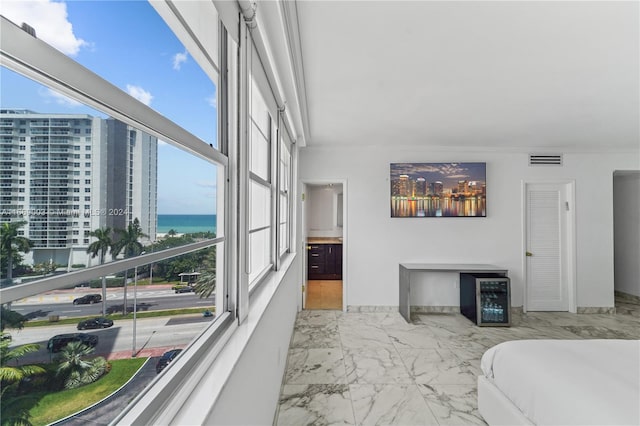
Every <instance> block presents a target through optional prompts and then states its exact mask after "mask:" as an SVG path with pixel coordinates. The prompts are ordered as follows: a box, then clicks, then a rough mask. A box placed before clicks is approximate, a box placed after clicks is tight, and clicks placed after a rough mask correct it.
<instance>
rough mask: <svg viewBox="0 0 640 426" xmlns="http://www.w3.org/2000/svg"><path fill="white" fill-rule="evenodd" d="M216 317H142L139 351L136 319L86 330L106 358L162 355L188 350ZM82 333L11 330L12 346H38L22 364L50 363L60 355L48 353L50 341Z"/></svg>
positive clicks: (60, 328)
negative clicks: (145, 353) (154, 352)
mask: <svg viewBox="0 0 640 426" xmlns="http://www.w3.org/2000/svg"><path fill="white" fill-rule="evenodd" d="M212 320H213V318H204V317H203V316H202V315H201V314H192V315H179V316H175V317H156V318H141V319H138V320H136V330H135V334H136V342H135V351H134V345H133V320H120V321H118V320H115V321H114V325H113V327H110V328H107V329H102V330H86V331H83V332H84V333H91V334H95V335H96V336H98V345H97V346H96V351H95V354H96V355H101V356H104V357H105V358H123V357H131V356H132V355H133V354H134V352H135V353H136V354H137V355H138V354H140V352H141V351H143V350H147V349H151V348H160V351H159V353H162V352H163V351H165V350H168V349H171V348H181V347H185V346H186V345H187V344H188V343H189V342H191V340H192V339H193V338H194V337H196V336H197V335H198V334H200V333H201V332H202V331H203V330H204V328H205V327H206V326H207V325H209V324H211V322H212ZM74 332H78V330H77V329H76V326H75V325H73V324H71V325H50V326H43V327H27V328H23V329H22V330H20V331H16V330H11V334H12V336H13V340H12V342H11V345H10V347H12V348H13V347H16V346H20V345H24V344H26V343H37V344H39V345H40V350H39V351H38V352H34V353H30V354H27V355H25V356H24V357H22V358H21V359H20V363H21V364H28V363H36V362H50V361H51V360H52V358H53V357H55V355H56V354H53V355H52V354H50V353H48V352H47V350H46V346H47V341H48V340H49V339H50V338H51V337H53V336H55V335H57V334H64V333H74Z"/></svg>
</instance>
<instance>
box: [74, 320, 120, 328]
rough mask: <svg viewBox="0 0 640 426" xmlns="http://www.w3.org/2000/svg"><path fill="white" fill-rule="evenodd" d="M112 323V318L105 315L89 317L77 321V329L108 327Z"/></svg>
mask: <svg viewBox="0 0 640 426" xmlns="http://www.w3.org/2000/svg"><path fill="white" fill-rule="evenodd" d="M112 325H113V320H110V319H109V318H105V317H96V318H90V319H88V320H84V321H80V322H79V323H78V330H88V329H94V328H109V327H111V326H112Z"/></svg>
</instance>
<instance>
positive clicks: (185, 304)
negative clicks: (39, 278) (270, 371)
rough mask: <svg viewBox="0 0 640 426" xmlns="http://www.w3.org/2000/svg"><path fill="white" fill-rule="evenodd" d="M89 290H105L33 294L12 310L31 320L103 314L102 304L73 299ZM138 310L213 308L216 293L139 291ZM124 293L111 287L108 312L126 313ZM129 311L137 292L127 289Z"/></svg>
mask: <svg viewBox="0 0 640 426" xmlns="http://www.w3.org/2000/svg"><path fill="white" fill-rule="evenodd" d="M89 292H93V293H101V290H100V289H93V290H90V291H83V292H77V291H74V290H68V291H66V292H64V291H59V292H56V293H47V294H43V295H39V296H35V297H31V298H29V299H27V300H24V301H17V302H14V303H13V304H12V305H11V309H12V310H14V311H16V312H18V313H20V314H22V315H24V316H26V317H27V318H29V319H46V318H48V317H49V316H50V315H58V316H60V317H61V318H73V317H83V316H91V315H101V314H102V303H94V304H88V305H74V304H73V299H75V298H76V297H80V296H81V295H83V294H88V293H89ZM137 293H138V296H137V310H138V312H142V311H153V310H164V309H179V308H193V307H202V308H203V309H204V308H205V307H211V306H213V305H215V295H212V296H211V297H209V298H206V299H200V297H199V296H196V295H195V294H194V293H181V294H176V293H175V292H174V291H173V290H171V289H170V288H158V289H143V290H138V292H137ZM123 302H124V292H123V291H122V289H109V293H107V299H106V303H107V313H115V312H122V309H123ZM127 310H128V311H129V312H132V311H133V291H132V289H129V290H128V292H127Z"/></svg>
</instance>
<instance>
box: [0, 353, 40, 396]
mask: <svg viewBox="0 0 640 426" xmlns="http://www.w3.org/2000/svg"><path fill="white" fill-rule="evenodd" d="M38 349H40V345H36V344H35V343H31V344H28V345H22V346H18V347H17V348H13V349H9V343H8V342H1V343H0V382H1V383H2V384H3V387H4V386H5V383H9V384H11V383H16V382H19V381H20V380H22V379H24V378H26V377H30V376H34V375H36V374H42V373H44V372H45V370H44V368H42V367H40V366H39V365H15V366H12V365H9V363H10V362H11V361H15V360H18V359H19V358H22V357H23V356H25V355H26V354H28V353H31V352H37V351H38Z"/></svg>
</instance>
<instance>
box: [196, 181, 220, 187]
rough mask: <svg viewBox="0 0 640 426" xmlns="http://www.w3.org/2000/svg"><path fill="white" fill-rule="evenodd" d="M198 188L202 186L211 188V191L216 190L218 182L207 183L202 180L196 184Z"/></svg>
mask: <svg viewBox="0 0 640 426" xmlns="http://www.w3.org/2000/svg"><path fill="white" fill-rule="evenodd" d="M196 185H197V186H201V187H203V188H211V189H215V188H216V182H215V181H212V180H210V181H207V180H201V181H198V182H196Z"/></svg>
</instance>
